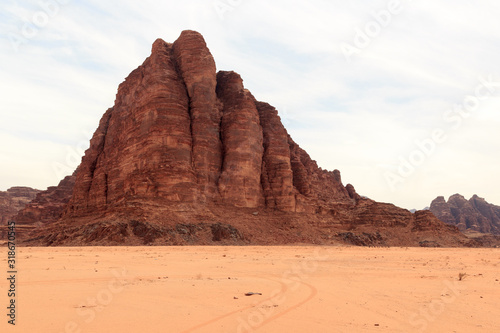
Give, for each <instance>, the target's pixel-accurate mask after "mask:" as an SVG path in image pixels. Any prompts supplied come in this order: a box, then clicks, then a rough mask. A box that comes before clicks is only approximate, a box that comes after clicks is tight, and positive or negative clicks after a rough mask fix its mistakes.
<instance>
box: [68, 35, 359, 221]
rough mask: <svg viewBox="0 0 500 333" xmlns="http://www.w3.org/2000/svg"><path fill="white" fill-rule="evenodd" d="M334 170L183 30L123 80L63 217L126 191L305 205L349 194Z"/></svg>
mask: <svg viewBox="0 0 500 333" xmlns="http://www.w3.org/2000/svg"><path fill="white" fill-rule="evenodd" d="M354 193H355V191H354V189H353V188H352V186H351V187H350V192H349V191H348V190H347V189H346V188H345V187H344V186H343V185H342V182H341V180H340V173H339V172H338V171H334V172H327V171H324V170H321V169H319V168H318V167H317V165H316V163H315V162H314V161H312V160H311V158H310V157H309V155H308V154H307V153H306V152H305V151H304V150H302V149H301V148H300V147H299V146H298V145H297V144H296V143H295V142H293V140H292V139H291V138H290V137H289V135H288V133H287V131H286V130H285V128H284V127H283V125H282V123H281V120H280V118H279V116H278V114H277V111H276V110H275V109H274V108H273V107H272V106H270V105H268V104H266V103H262V102H258V101H257V100H256V99H255V98H254V97H253V96H252V94H251V93H250V92H249V91H248V90H246V89H245V88H244V86H243V80H242V79H241V77H240V76H239V75H238V74H237V73H235V72H226V71H220V72H218V73H217V72H216V68H215V62H214V60H213V58H212V56H211V54H210V51H209V50H208V48H207V46H206V44H205V41H204V40H203V37H202V36H201V35H200V34H199V33H197V32H194V31H184V32H183V33H182V34H181V36H180V37H179V39H178V40H177V41H176V42H175V43H173V44H169V43H166V42H164V41H162V40H160V39H159V40H157V41H156V42H155V43H154V44H153V48H152V54H151V56H150V57H149V58H147V59H146V61H145V62H144V63H143V64H142V66H140V67H139V68H137V69H136V70H134V71H133V72H132V73H131V74H130V75H129V76H128V77H127V79H126V80H125V82H123V83H122V84H121V85H120V87H119V89H118V94H117V97H116V102H115V105H114V106H113V107H112V108H110V109H109V110H108V111H107V112H106V113H105V115H104V116H103V118H102V119H101V122H100V125H99V128H98V129H97V131H96V132H95V134H94V136H93V138H92V140H91V144H90V148H89V150H88V151H87V152H86V154H85V156H84V158H83V160H82V164H81V166H80V171H79V172H78V174H77V176H76V184H75V189H74V192H73V197H72V198H71V200H70V202H69V205H68V207H67V209H66V211H65V213H64V217H77V216H84V215H87V214H89V213H95V212H96V211H106V210H107V209H108V208H109V206H110V205H111V206H119V205H120V204H126V203H127V202H129V201H130V200H136V199H139V200H142V199H146V198H155V199H156V198H160V199H163V200H164V203H165V204H172V205H175V204H176V203H182V204H186V203H192V204H195V205H197V206H199V205H204V204H211V203H216V204H226V205H230V206H234V207H251V208H262V207H268V208H275V209H277V210H280V211H287V212H314V211H316V210H317V209H318V208H319V207H322V206H328V205H329V204H332V203H337V202H342V203H354V202H355V200H356V199H357V197H356V196H355V194H354Z"/></svg>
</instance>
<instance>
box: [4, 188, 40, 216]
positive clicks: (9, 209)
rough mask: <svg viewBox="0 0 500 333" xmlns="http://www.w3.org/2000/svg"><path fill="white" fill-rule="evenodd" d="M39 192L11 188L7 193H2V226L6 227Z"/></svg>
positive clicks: (29, 189) (30, 189)
mask: <svg viewBox="0 0 500 333" xmlns="http://www.w3.org/2000/svg"><path fill="white" fill-rule="evenodd" d="M38 192H40V191H39V190H35V189H32V188H31V187H11V188H9V189H8V190H7V191H5V192H2V191H0V225H6V224H7V221H8V220H10V219H12V218H13V217H14V216H15V215H16V214H17V212H18V211H19V210H20V209H22V208H24V206H25V205H26V204H27V203H28V202H30V201H31V200H33V199H34V198H35V196H36V194H37V193H38Z"/></svg>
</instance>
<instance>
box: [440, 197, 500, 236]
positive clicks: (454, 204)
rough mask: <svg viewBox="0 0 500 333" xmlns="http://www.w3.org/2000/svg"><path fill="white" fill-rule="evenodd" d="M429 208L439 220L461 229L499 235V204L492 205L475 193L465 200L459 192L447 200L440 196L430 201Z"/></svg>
mask: <svg viewBox="0 0 500 333" xmlns="http://www.w3.org/2000/svg"><path fill="white" fill-rule="evenodd" d="M430 210H431V212H433V213H434V215H436V217H437V218H439V219H440V220H441V221H443V222H446V223H448V224H452V225H455V226H457V227H458V228H459V229H460V230H462V231H466V230H471V231H478V232H482V233H491V234H497V235H500V206H495V205H492V204H490V203H488V202H486V200H484V199H483V198H480V197H478V196H477V195H474V196H473V197H472V198H470V199H469V200H467V199H465V198H464V197H463V196H462V195H460V194H454V195H452V196H451V197H450V198H449V199H448V202H447V201H446V200H445V199H444V197H442V196H440V197H437V198H436V199H434V200H433V201H432V203H431V208H430Z"/></svg>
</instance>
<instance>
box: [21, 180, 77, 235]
mask: <svg viewBox="0 0 500 333" xmlns="http://www.w3.org/2000/svg"><path fill="white" fill-rule="evenodd" d="M75 179H76V177H75V175H74V174H73V175H72V176H67V177H65V178H64V179H63V180H61V181H60V182H59V185H57V186H50V187H48V188H47V190H45V191H38V193H37V195H36V197H35V198H34V199H33V200H32V201H30V202H29V203H28V204H26V205H25V207H24V208H23V209H21V210H20V211H19V212H18V213H17V214H16V216H15V217H14V220H15V221H16V223H17V225H18V226H23V225H24V226H26V225H40V224H44V223H50V222H54V221H57V220H58V219H59V218H60V217H61V215H62V213H63V211H64V208H65V207H66V204H67V203H68V201H69V199H70V198H71V195H72V193H73V186H74V184H75Z"/></svg>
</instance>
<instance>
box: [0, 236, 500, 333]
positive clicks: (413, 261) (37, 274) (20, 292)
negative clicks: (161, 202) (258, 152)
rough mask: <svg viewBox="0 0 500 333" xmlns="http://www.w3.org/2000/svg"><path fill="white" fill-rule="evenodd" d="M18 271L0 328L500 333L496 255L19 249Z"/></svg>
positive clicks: (499, 259) (300, 249) (55, 332)
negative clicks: (13, 313)
mask: <svg viewBox="0 0 500 333" xmlns="http://www.w3.org/2000/svg"><path fill="white" fill-rule="evenodd" d="M4 249H6V248H4ZM4 252H5V253H4V258H5V259H2V261H1V262H3V264H2V266H4V271H5V274H7V273H6V272H7V262H6V261H7V260H6V258H7V251H4ZM17 268H18V276H17V286H16V288H17V296H18V297H17V299H16V305H17V308H16V309H17V317H16V326H12V325H9V324H7V320H8V317H7V316H6V314H7V310H6V305H8V304H7V303H8V298H7V289H8V286H7V283H6V279H5V278H3V279H2V280H3V282H2V284H1V295H2V297H0V300H3V302H2V303H4V304H2V309H4V310H3V314H2V318H3V319H2V322H1V323H0V328H1V330H0V331H2V332H30V333H31V332H39V333H41V332H52V333H63V332H193V333H195V332H235V333H236V332H499V331H500V308H499V299H500V282H499V280H500V251H499V250H498V249H456V248H453V249H428V248H427V249H424V248H358V247H315V246H285V247H282V246H280V247H229V246H228V247H200V246H195V247H73V248H18V249H17ZM460 273H466V275H465V276H464V277H463V278H462V280H461V281H459V274H460ZM248 292H254V293H261V294H262V295H259V294H254V295H251V296H245V293H248ZM4 305H5V306H4Z"/></svg>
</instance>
